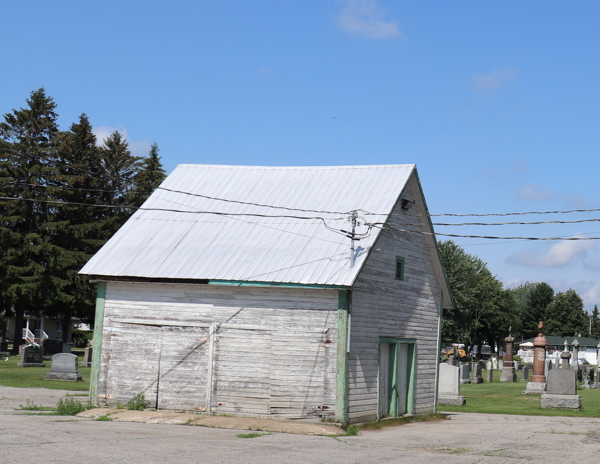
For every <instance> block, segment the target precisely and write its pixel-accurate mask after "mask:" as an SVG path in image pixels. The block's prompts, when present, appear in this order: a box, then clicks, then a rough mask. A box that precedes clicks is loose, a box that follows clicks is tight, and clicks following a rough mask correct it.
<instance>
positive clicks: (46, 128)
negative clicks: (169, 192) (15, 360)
mask: <svg viewBox="0 0 600 464" xmlns="http://www.w3.org/2000/svg"><path fill="white" fill-rule="evenodd" d="M56 110H57V105H56V103H55V102H54V100H53V99H52V97H50V96H48V95H47V94H46V92H45V90H44V89H43V88H40V89H38V90H35V91H33V92H32V93H31V95H30V97H29V98H28V99H27V102H26V106H25V107H24V108H21V109H18V110H12V111H11V112H10V113H6V114H5V115H4V120H3V122H0V326H2V325H3V327H1V328H2V329H3V335H5V334H6V321H7V320H8V318H9V317H12V316H16V327H17V330H16V332H17V333H15V339H18V340H16V343H15V347H14V349H16V348H17V346H18V344H20V343H19V342H20V341H21V333H20V327H22V325H23V320H24V316H25V314H30V315H35V316H42V315H44V316H46V317H50V318H53V319H59V320H62V322H63V327H64V328H67V327H69V326H70V324H71V318H72V317H78V318H79V319H81V320H83V321H85V322H90V323H91V322H92V321H93V317H94V310H95V290H94V287H93V286H92V285H91V284H90V283H89V282H88V281H87V279H86V278H85V277H81V276H78V272H79V270H80V269H81V268H82V267H83V265H84V264H85V263H86V262H87V261H88V260H89V259H90V258H91V257H92V256H93V255H94V254H95V253H96V252H97V251H98V250H99V249H100V247H101V246H102V245H104V243H106V241H107V240H108V239H109V238H110V237H111V236H112V235H113V234H114V233H115V232H116V231H117V230H118V229H119V228H120V227H121V226H122V225H123V224H124V223H125V221H126V220H127V219H128V218H129V217H130V216H131V214H133V212H134V211H135V208H136V207H139V206H141V205H142V203H143V202H144V201H145V200H146V199H147V198H148V196H149V195H150V193H151V192H152V191H153V190H154V189H155V188H156V187H158V185H159V184H160V183H161V182H162V181H163V179H164V178H165V171H164V169H163V166H162V163H161V158H160V156H159V148H158V145H156V144H153V145H152V147H151V149H150V152H149V153H148V155H147V156H145V157H138V156H133V155H132V154H131V151H130V150H129V147H128V143H127V140H126V139H125V138H124V137H123V135H122V134H121V133H119V132H118V131H115V132H113V133H112V134H111V135H110V136H109V137H108V138H107V139H105V140H104V141H102V143H101V145H99V144H98V141H97V140H96V136H95V135H94V133H93V132H92V124H91V123H90V121H89V118H88V117H87V116H86V115H85V114H81V115H80V116H79V119H78V121H77V122H74V123H73V124H71V126H70V127H69V129H68V130H67V131H61V130H60V129H59V126H58V122H57V119H58V114H57V112H56ZM15 199H18V200H15ZM101 205H102V206H101ZM106 206H108V207H106ZM2 319H3V320H2ZM67 336H68V330H66V329H65V330H63V338H64V341H67V340H66V337H67ZM3 338H6V337H5V336H4V337H3Z"/></svg>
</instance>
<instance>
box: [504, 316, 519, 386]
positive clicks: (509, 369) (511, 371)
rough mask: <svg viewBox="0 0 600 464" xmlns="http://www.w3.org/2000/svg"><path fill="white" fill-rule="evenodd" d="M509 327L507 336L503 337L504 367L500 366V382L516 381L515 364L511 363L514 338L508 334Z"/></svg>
mask: <svg viewBox="0 0 600 464" xmlns="http://www.w3.org/2000/svg"><path fill="white" fill-rule="evenodd" d="M510 329H511V328H510V327H509V332H508V337H506V338H505V339H504V344H505V347H506V348H505V350H504V351H505V352H504V367H503V368H502V374H500V382H516V381H517V374H516V372H515V366H514V363H513V357H512V352H513V342H514V341H515V339H514V338H513V337H512V335H511V334H510Z"/></svg>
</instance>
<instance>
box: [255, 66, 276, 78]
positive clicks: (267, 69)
mask: <svg viewBox="0 0 600 464" xmlns="http://www.w3.org/2000/svg"><path fill="white" fill-rule="evenodd" d="M258 72H259V73H260V74H261V75H262V76H269V75H271V74H272V73H273V68H271V67H269V66H262V67H261V68H260V69H259V70H258Z"/></svg>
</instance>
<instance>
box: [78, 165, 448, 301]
mask: <svg viewBox="0 0 600 464" xmlns="http://www.w3.org/2000/svg"><path fill="white" fill-rule="evenodd" d="M413 173H414V174H415V175H416V167H415V165H414V164H403V165H383V166H341V167H257V166H213V165H179V166H177V168H176V169H175V170H174V171H173V173H172V174H171V175H169V176H168V178H167V179H166V180H165V181H164V182H163V184H162V185H161V187H160V188H159V189H157V190H156V191H155V192H154V193H153V194H152V195H151V196H150V198H149V199H148V200H147V201H146V202H145V203H144V205H143V207H142V208H143V209H140V210H138V211H137V212H136V213H135V214H134V215H133V216H132V217H131V219H129V221H127V223H126V224H125V225H124V226H123V227H122V228H121V229H120V230H119V231H118V232H117V233H116V234H115V235H114V236H113V237H112V238H111V239H110V240H109V241H108V242H107V243H106V244H105V245H104V247H103V248H102V249H101V250H100V251H99V252H98V253H97V254H96V255H95V256H94V257H93V258H92V259H91V260H90V261H89V262H88V263H87V264H86V265H85V267H84V268H83V269H82V270H81V274H87V275H90V276H96V277H102V276H104V277H132V278H133V277H139V278H150V279H184V280H185V279H192V280H203V279H211V280H223V281H247V282H272V283H292V284H305V285H308V284H315V285H331V286H351V285H352V284H353V282H354V280H355V278H356V276H357V274H358V272H359V270H360V268H361V266H362V264H363V262H364V261H365V259H366V257H367V255H368V251H369V250H370V248H371V247H372V246H373V244H374V243H375V240H376V239H377V237H378V236H379V234H380V232H381V229H379V228H372V229H371V230H370V232H369V236H368V237H366V238H364V239H363V240H360V241H357V242H356V246H357V254H356V263H355V265H354V267H350V265H349V262H350V258H349V257H350V239H349V238H348V237H347V236H346V235H345V234H344V233H340V230H344V231H349V230H351V224H350V222H349V212H350V211H352V210H359V215H360V214H364V213H365V212H370V213H377V214H376V215H368V218H369V221H370V222H373V223H377V222H379V223H383V222H385V221H386V219H387V217H388V215H389V214H390V213H391V212H392V210H393V208H394V206H395V205H396V203H397V202H398V200H399V198H400V195H401V193H402V192H403V190H404V189H405V187H406V185H407V182H408V181H409V179H410V177H411V175H412V174H413ZM419 193H420V192H419ZM416 194H417V192H415V195H416ZM157 209H158V210H157ZM363 222H364V221H363ZM428 230H429V231H432V228H431V227H430V228H429V229H428ZM336 231H337V232H336ZM367 231H368V229H367V227H366V226H365V225H364V224H362V225H360V226H359V227H358V228H357V232H358V233H366V232H367ZM433 243H434V246H433V248H434V249H435V242H433ZM436 256H437V255H436ZM440 269H441V267H440ZM442 274H443V272H442ZM440 284H441V285H442V287H443V288H444V291H445V292H448V290H447V286H446V283H445V282H441V283H440ZM447 294H448V295H449V293H447ZM445 300H447V301H446V303H447V304H451V297H449V298H446V297H445Z"/></svg>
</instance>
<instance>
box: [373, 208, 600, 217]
mask: <svg viewBox="0 0 600 464" xmlns="http://www.w3.org/2000/svg"><path fill="white" fill-rule="evenodd" d="M599 211H600V208H592V209H570V210H562V211H559V210H557V211H524V212H515V213H468V214H466V213H465V214H456V213H439V214H430V215H429V216H432V217H433V216H438V217H439V216H449V217H469V216H472V217H486V216H527V215H529V214H570V213H597V212H599ZM363 214H366V215H372V216H387V215H388V213H372V212H370V211H364V210H363ZM389 215H390V216H404V214H403V213H390V214H389ZM419 216H420V214H419Z"/></svg>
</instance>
